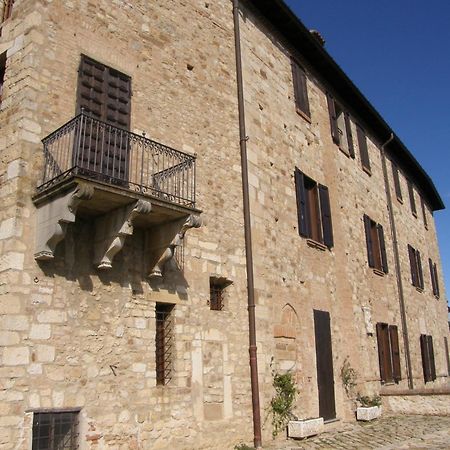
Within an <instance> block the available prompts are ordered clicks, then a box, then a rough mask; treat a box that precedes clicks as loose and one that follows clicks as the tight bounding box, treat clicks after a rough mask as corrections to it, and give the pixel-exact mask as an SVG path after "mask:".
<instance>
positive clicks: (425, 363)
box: [420, 334, 431, 383]
mask: <svg viewBox="0 0 450 450" xmlns="http://www.w3.org/2000/svg"><path fill="white" fill-rule="evenodd" d="M420 353H421V354H422V369H423V379H424V380H425V383H427V382H428V381H430V380H431V369H430V360H429V356H428V340H427V336H426V335H425V334H421V335H420Z"/></svg>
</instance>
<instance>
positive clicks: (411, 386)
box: [381, 133, 414, 389]
mask: <svg viewBox="0 0 450 450" xmlns="http://www.w3.org/2000/svg"><path fill="white" fill-rule="evenodd" d="M393 140H394V134H393V133H391V135H390V136H389V139H388V140H387V141H386V142H385V143H384V144H383V145H382V146H381V163H382V166H383V176H384V185H385V189H386V199H387V204H388V211H389V222H390V225H391V231H392V241H393V248H394V260H395V275H396V278H397V288H398V296H399V304H400V316H401V321H402V334H403V344H404V347H405V359H406V372H407V376H408V387H409V389H414V382H413V376H412V368H411V353H410V349H409V337H408V324H407V321H406V311H405V296H404V293H403V283H402V275H401V272H400V256H399V251H398V240H397V228H396V226H395V218H394V210H393V208H392V197H391V189H390V186H389V178H388V171H387V165H386V150H385V149H386V147H387V146H388V144H389V143H390V142H391V141H393Z"/></svg>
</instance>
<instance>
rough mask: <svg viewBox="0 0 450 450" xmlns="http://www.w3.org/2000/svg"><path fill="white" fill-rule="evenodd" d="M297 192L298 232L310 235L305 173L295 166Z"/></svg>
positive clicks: (301, 234)
mask: <svg viewBox="0 0 450 450" xmlns="http://www.w3.org/2000/svg"><path fill="white" fill-rule="evenodd" d="M295 193H296V197H297V218H298V232H299V234H300V236H303V237H310V236H311V230H310V217H309V207H308V202H309V201H308V196H307V194H306V190H305V179H304V175H303V173H302V172H301V171H300V170H299V169H297V168H295Z"/></svg>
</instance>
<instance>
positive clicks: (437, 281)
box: [433, 263, 440, 297]
mask: <svg viewBox="0 0 450 450" xmlns="http://www.w3.org/2000/svg"><path fill="white" fill-rule="evenodd" d="M433 273H434V284H435V286H436V297H439V296H440V291H439V279H438V273H437V266H436V263H434V266H433Z"/></svg>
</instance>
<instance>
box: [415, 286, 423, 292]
mask: <svg viewBox="0 0 450 450" xmlns="http://www.w3.org/2000/svg"><path fill="white" fill-rule="evenodd" d="M415 288H416V291H417V292H420V293H422V292H423V289H422V288H421V287H418V286H415Z"/></svg>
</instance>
